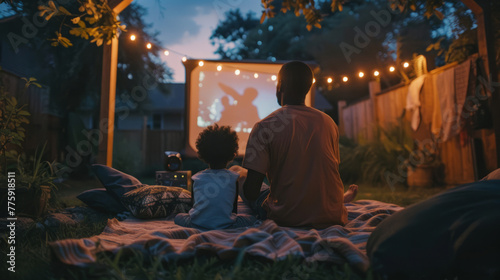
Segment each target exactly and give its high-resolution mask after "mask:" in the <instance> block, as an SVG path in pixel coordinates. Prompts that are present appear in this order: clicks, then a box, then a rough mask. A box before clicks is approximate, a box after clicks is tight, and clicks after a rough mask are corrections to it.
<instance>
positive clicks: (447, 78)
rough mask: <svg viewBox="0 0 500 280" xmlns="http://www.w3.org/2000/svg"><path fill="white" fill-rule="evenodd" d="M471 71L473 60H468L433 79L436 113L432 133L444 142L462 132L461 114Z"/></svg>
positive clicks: (433, 118)
mask: <svg viewBox="0 0 500 280" xmlns="http://www.w3.org/2000/svg"><path fill="white" fill-rule="evenodd" d="M470 69H471V60H467V61H466V62H464V63H462V64H460V65H459V66H457V67H454V68H451V69H448V70H445V71H444V72H442V73H439V74H436V75H435V76H434V77H433V85H434V112H433V115H432V124H431V131H432V133H433V134H434V135H436V136H441V139H442V140H443V141H447V140H449V139H451V138H452V137H454V136H456V135H458V134H459V133H460V131H461V130H462V127H463V122H462V121H461V114H462V111H463V107H464V103H465V99H466V96H467V91H468V88H469V77H470Z"/></svg>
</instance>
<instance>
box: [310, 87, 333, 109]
mask: <svg viewBox="0 0 500 280" xmlns="http://www.w3.org/2000/svg"><path fill="white" fill-rule="evenodd" d="M314 108H316V109H318V110H331V109H333V106H332V104H330V102H328V100H326V98H325V97H324V96H323V94H321V93H319V92H318V91H316V94H315V95H314Z"/></svg>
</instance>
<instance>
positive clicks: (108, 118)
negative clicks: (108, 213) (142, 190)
mask: <svg viewBox="0 0 500 280" xmlns="http://www.w3.org/2000/svg"><path fill="white" fill-rule="evenodd" d="M130 3H132V0H123V1H120V0H110V1H108V5H109V6H110V7H111V8H112V9H113V12H115V13H116V14H117V15H118V14H119V13H120V12H121V11H123V10H124V9H125V8H126V7H128V5H130ZM117 67H118V37H114V38H113V39H112V40H111V44H109V45H104V47H103V58H102V79H101V109H100V121H99V129H101V130H103V131H101V132H102V136H103V137H102V138H101V141H100V143H99V151H98V155H97V162H98V163H100V164H105V165H107V166H110V167H111V165H112V164H113V140H114V128H115V100H116V99H115V97H116V71H117Z"/></svg>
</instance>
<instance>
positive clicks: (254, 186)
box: [243, 169, 266, 201]
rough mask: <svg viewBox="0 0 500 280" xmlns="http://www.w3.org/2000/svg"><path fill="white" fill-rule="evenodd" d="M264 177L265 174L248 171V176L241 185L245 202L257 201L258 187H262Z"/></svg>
mask: <svg viewBox="0 0 500 280" xmlns="http://www.w3.org/2000/svg"><path fill="white" fill-rule="evenodd" d="M265 177H266V175H265V174H262V173H260V172H257V171H255V170H252V169H248V175H247V178H246V180H245V183H244V184H243V194H244V195H245V197H246V199H247V200H250V201H255V200H257V198H258V197H259V194H260V187H261V186H262V182H264V178H265Z"/></svg>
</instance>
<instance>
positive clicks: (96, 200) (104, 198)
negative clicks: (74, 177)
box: [76, 188, 127, 213]
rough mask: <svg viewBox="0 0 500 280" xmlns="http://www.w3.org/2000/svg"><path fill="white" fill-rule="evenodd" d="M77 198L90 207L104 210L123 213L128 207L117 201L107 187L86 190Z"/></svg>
mask: <svg viewBox="0 0 500 280" xmlns="http://www.w3.org/2000/svg"><path fill="white" fill-rule="evenodd" d="M76 198H78V199H79V200H81V201H82V202H83V203H85V204H87V205H88V206H89V207H91V208H94V209H96V210H98V211H102V212H111V213H121V212H124V211H127V209H126V208H125V207H124V206H123V205H122V204H121V202H118V201H116V199H115V198H114V197H112V196H111V195H110V194H109V193H108V192H107V191H106V189H105V188H98V189H91V190H86V191H84V192H82V193H81V194H79V195H78V196H77V197H76Z"/></svg>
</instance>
